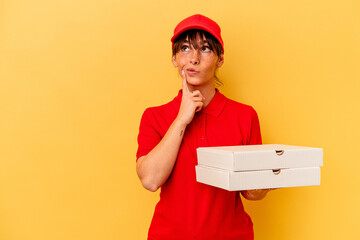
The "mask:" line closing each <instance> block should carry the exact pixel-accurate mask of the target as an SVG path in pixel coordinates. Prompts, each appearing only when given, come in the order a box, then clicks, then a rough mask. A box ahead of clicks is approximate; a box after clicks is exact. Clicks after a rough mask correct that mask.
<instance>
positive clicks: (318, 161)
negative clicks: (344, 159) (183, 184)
mask: <svg viewBox="0 0 360 240" xmlns="http://www.w3.org/2000/svg"><path fill="white" fill-rule="evenodd" d="M197 155H198V165H197V166H195V170H196V180H197V181H198V182H201V183H204V184H208V185H211V186H214V187H219V188H223V189H226V190H229V191H242V190H251V189H268V188H284V187H300V186H312V185H320V167H321V166H322V164H323V150H322V148H314V147H301V146H290V145H281V144H263V145H243V146H226V147H202V148H198V149H197Z"/></svg>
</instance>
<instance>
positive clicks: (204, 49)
mask: <svg viewBox="0 0 360 240" xmlns="http://www.w3.org/2000/svg"><path fill="white" fill-rule="evenodd" d="M201 50H202V51H203V52H210V51H211V49H210V47H209V46H203V47H202V48H201Z"/></svg>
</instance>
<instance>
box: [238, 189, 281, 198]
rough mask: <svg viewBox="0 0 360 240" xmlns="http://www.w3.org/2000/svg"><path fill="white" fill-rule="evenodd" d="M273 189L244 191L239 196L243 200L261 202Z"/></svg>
mask: <svg viewBox="0 0 360 240" xmlns="http://www.w3.org/2000/svg"><path fill="white" fill-rule="evenodd" d="M271 190H274V189H255V190H246V191H241V194H242V195H243V197H244V198H246V199H247V200H261V199H263V198H264V197H265V196H266V194H267V193H268V192H269V191H271Z"/></svg>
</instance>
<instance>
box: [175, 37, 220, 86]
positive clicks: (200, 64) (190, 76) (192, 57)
mask: <svg viewBox="0 0 360 240" xmlns="http://www.w3.org/2000/svg"><path fill="white" fill-rule="evenodd" d="M193 45H195V46H197V48H196V49H195V48H194V46H193ZM193 45H190V44H189V41H188V38H186V40H185V41H184V43H183V45H182V46H181V48H180V51H179V52H177V53H176V55H175V56H173V64H174V66H175V67H177V68H178V71H179V74H180V75H181V71H182V70H184V71H185V74H186V76H187V82H188V84H190V85H193V86H204V85H208V84H211V85H212V86H214V76H215V70H216V68H219V67H221V66H222V64H223V63H224V57H223V55H222V54H221V55H220V56H219V57H218V56H216V54H215V52H214V51H212V50H211V49H210V47H209V44H208V42H207V41H206V38H205V37H203V38H201V37H200V35H198V36H197V37H196V44H193Z"/></svg>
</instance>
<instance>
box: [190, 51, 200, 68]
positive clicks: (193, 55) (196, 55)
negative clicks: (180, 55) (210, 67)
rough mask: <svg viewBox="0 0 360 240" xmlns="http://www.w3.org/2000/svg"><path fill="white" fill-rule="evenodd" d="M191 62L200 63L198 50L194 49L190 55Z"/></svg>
mask: <svg viewBox="0 0 360 240" xmlns="http://www.w3.org/2000/svg"><path fill="white" fill-rule="evenodd" d="M190 63H192V64H194V65H196V64H199V63H200V58H199V53H198V51H197V50H194V51H192V53H191V56H190Z"/></svg>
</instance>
